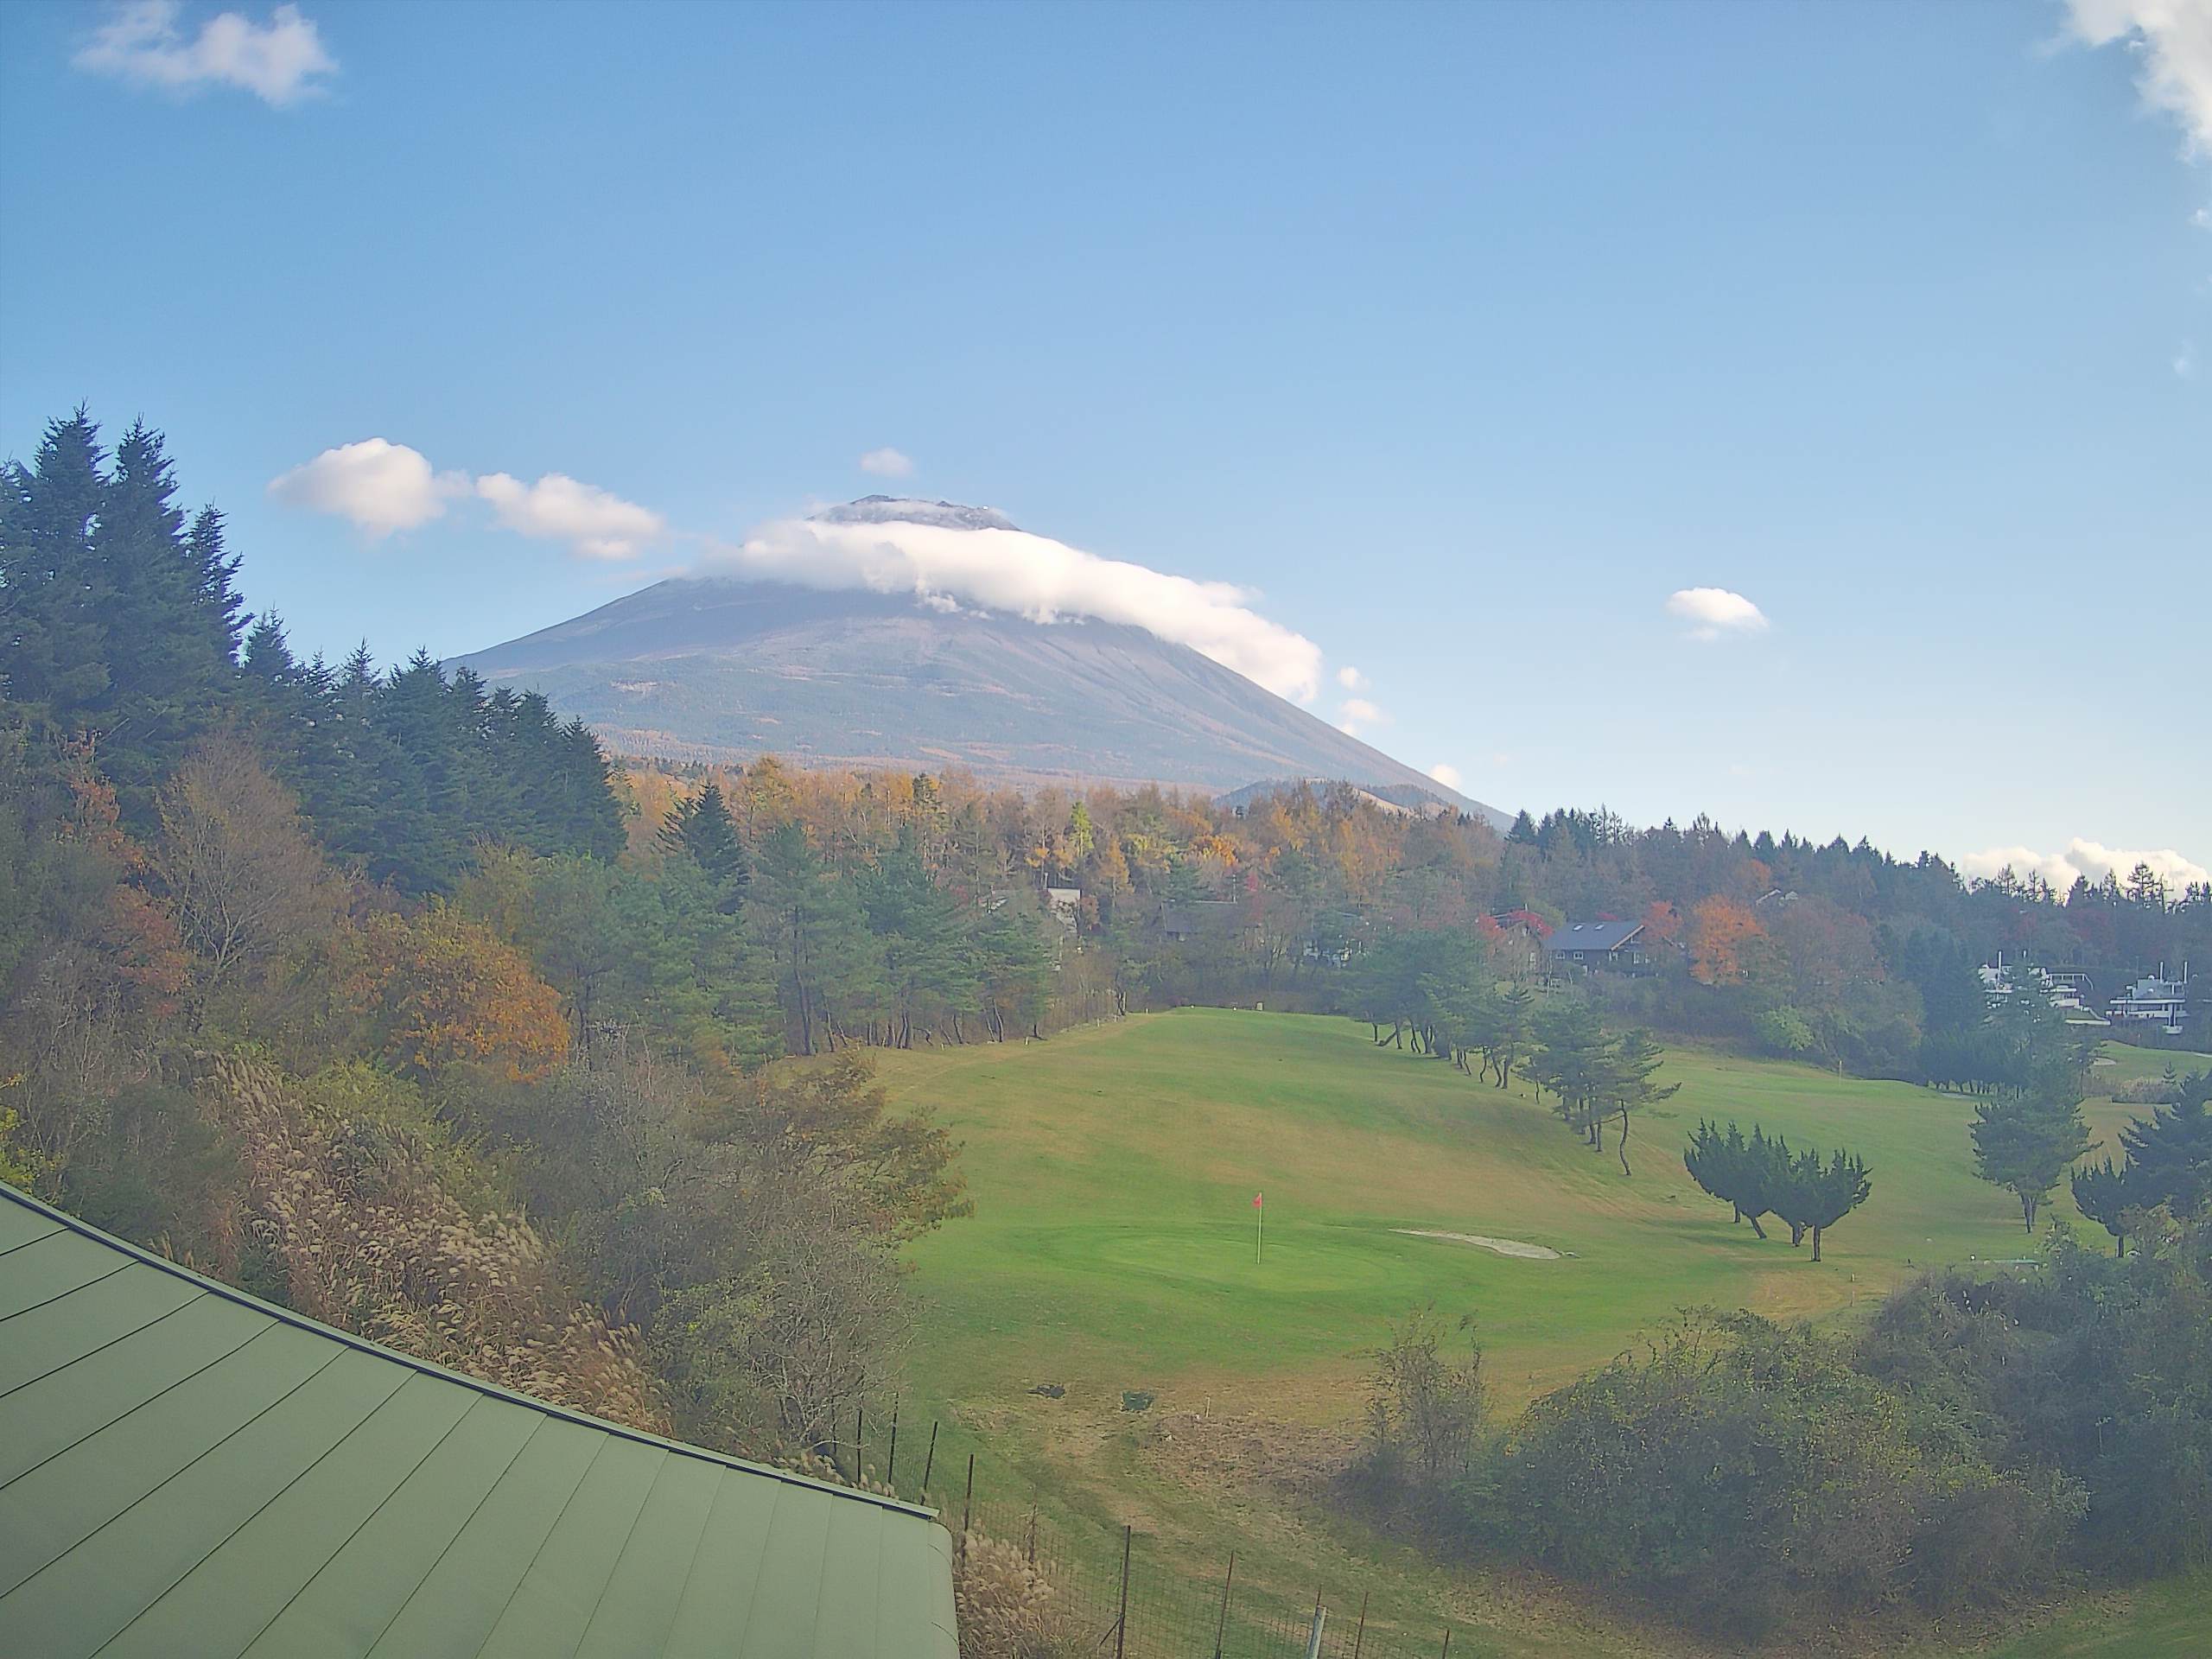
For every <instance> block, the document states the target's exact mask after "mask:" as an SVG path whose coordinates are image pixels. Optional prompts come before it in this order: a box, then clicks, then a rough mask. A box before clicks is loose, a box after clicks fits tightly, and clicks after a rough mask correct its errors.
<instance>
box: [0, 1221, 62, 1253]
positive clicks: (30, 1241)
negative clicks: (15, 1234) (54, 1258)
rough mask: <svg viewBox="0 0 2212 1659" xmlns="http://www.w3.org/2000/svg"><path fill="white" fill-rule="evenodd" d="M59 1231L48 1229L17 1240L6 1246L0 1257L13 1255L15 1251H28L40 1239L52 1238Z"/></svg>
mask: <svg viewBox="0 0 2212 1659" xmlns="http://www.w3.org/2000/svg"><path fill="white" fill-rule="evenodd" d="M60 1230H61V1229H60V1227H58V1226H56V1227H49V1228H48V1229H47V1230H45V1231H44V1232H42V1233H33V1234H32V1235H31V1236H29V1238H19V1239H17V1240H16V1242H15V1243H12V1244H10V1246H8V1248H7V1249H4V1250H0V1255H14V1254H15V1253H16V1251H17V1250H22V1249H29V1247H30V1246H32V1245H34V1244H35V1243H38V1242H39V1240H41V1238H52V1237H53V1236H54V1235H55V1234H56V1233H58V1232H60Z"/></svg>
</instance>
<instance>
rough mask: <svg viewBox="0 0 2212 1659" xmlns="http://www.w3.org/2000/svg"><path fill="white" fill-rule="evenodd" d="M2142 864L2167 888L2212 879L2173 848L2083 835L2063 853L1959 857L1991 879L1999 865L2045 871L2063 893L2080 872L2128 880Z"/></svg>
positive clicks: (1994, 851) (1966, 871)
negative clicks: (2114, 843) (2132, 844)
mask: <svg viewBox="0 0 2212 1659" xmlns="http://www.w3.org/2000/svg"><path fill="white" fill-rule="evenodd" d="M2138 864H2147V865H2149V866H2150V867H2151V868H2152V871H2153V872H2155V873H2156V874H2158V875H2161V876H2163V877H2164V878H2165V881H2166V885H2167V886H2168V887H2172V888H2174V889H2176V890H2177V891H2178V890H2179V889H2180V888H2183V887H2188V886H2189V885H2190V883H2192V882H2198V881H2212V873H2208V872H2207V871H2206V869H2205V868H2204V867H2203V866H2202V864H2197V863H2194V862H2192V861H2190V860H2189V859H2186V858H2183V856H2182V855H2180V854H2179V853H2177V852H2176V851H2175V850H2174V849H2172V848H2171V847H2159V848H2128V847H2107V846H2104V845H2103V844H2101V842H2094V841H2084V840H2082V837H2081V836H2075V837H2074V839H2073V840H2071V841H2069V842H2067V843H2066V849H2065V850H2064V851H2063V852H2056V853H2039V852H2037V851H2036V850H2035V849H2033V848H2031V847H1992V848H1989V849H1987V850H1986V851H1983V852H1979V853H1968V854H1967V855H1966V856H1965V857H1964V858H1962V859H1961V860H1960V861H1959V871H1960V873H1961V874H1963V875H1968V876H1972V877H1974V878H1976V879H1978V880H1988V879H1989V878H1990V877H1991V876H1993V875H1995V874H1997V873H1998V872H1999V871H2000V870H2005V869H2010V870H2011V871H2012V874H2015V875H2017V876H2019V877H2021V878H2022V879H2023V880H2024V879H2025V878H2026V877H2028V876H2030V875H2031V874H2032V875H2040V876H2042V877H2043V879H2044V880H2046V881H2048V882H2050V885H2051V886H2052V887H2056V888H2058V889H2059V890H2060V891H2061V892H2063V891H2064V890H2065V889H2067V888H2068V887H2072V886H2073V885H2074V878H2075V877H2076V876H2085V877H2087V878H2088V880H2089V881H2091V882H2092V883H2095V882H2100V881H2102V880H2104V879H2105V877H2106V875H2107V874H2112V875H2115V876H2117V877H2118V878H2119V879H2120V880H2122V881H2126V880H2127V877H2128V874H2129V872H2131V871H2132V870H2133V869H2134V868H2135V867H2136V866H2137V865H2138Z"/></svg>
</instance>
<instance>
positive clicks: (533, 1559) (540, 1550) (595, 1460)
mask: <svg viewBox="0 0 2212 1659" xmlns="http://www.w3.org/2000/svg"><path fill="white" fill-rule="evenodd" d="M532 1438H535V1437H534V1436H533V1437H532ZM612 1444H613V1442H612V1441H611V1440H601V1442H600V1443H599V1444H598V1445H597V1446H594V1447H593V1448H592V1453H591V1456H590V1457H589V1458H588V1459H586V1460H585V1463H584V1466H583V1470H582V1472H581V1473H579V1474H578V1475H577V1476H576V1484H575V1485H573V1486H571V1487H569V1495H568V1496H567V1497H563V1499H562V1500H561V1507H560V1508H559V1509H558V1510H555V1511H554V1514H553V1521H552V1524H551V1525H550V1526H548V1527H547V1528H546V1529H545V1535H544V1536H543V1538H540V1539H539V1540H538V1541H537V1548H536V1549H533V1550H531V1552H530V1559H529V1560H527V1561H524V1563H523V1567H522V1571H521V1572H519V1573H516V1574H515V1581H514V1582H513V1583H512V1585H510V1586H507V1599H505V1601H503V1602H501V1603H500V1604H499V1614H498V1616H497V1617H496V1618H493V1620H492V1622H491V1623H490V1624H487V1625H486V1626H485V1629H484V1640H485V1641H486V1643H489V1642H490V1641H491V1639H492V1638H493V1637H494V1636H496V1635H497V1634H498V1633H499V1626H500V1625H502V1624H505V1623H506V1622H507V1615H508V1614H509V1613H511V1612H512V1611H514V1605H515V1598H516V1597H517V1596H518V1595H520V1594H521V1593H522V1587H523V1586H524V1585H525V1584H528V1583H529V1582H530V1575H531V1573H534V1572H536V1571H537V1563H538V1561H539V1560H541V1559H542V1558H543V1556H544V1554H545V1547H546V1545H548V1544H550V1543H551V1542H552V1541H553V1535H554V1534H555V1533H556V1532H558V1531H560V1529H561V1517H562V1516H564V1515H566V1514H568V1512H569V1504H571V1503H575V1501H576V1494H577V1493H578V1492H581V1491H583V1489H584V1483H585V1482H586V1481H588V1480H589V1479H590V1478H591V1471H593V1470H594V1469H596V1468H598V1467H599V1460H600V1459H601V1458H603V1457H605V1456H606V1455H607V1447H608V1446H610V1445H612ZM577 1640H579V1641H582V1636H581V1635H580V1636H579V1637H577Z"/></svg>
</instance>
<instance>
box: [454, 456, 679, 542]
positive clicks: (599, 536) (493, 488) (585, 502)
mask: <svg viewBox="0 0 2212 1659" xmlns="http://www.w3.org/2000/svg"><path fill="white" fill-rule="evenodd" d="M476 493H477V494H479V495H480V496H481V497H483V498H484V499H485V500H486V501H489V502H490V503H491V504H492V510H493V512H496V513H498V514H499V522H500V523H501V524H505V526H506V527H507V528H508V529H509V530H512V531H515V532H516V534H518V535H521V536H531V537H537V538H539V539H540V540H543V541H549V542H566V543H569V547H570V548H571V549H572V550H575V552H577V553H581V554H582V555H583V556H585V557H587V558H593V559H631V558H635V557H636V556H638V552H639V549H640V548H641V547H643V546H644V544H645V543H647V542H650V541H652V540H653V539H655V538H656V537H658V536H659V535H660V534H661V532H662V531H664V530H665V529H666V528H667V524H666V522H665V521H664V519H663V518H661V516H660V514H658V513H657V512H654V511H653V510H652V508H650V507H641V506H639V505H638V504H637V503H636V502H634V501H625V500H624V499H622V498H621V497H620V496H619V495H614V494H612V493H609V492H607V491H606V490H602V489H601V488H599V487H598V486H596V485H593V484H582V483H578V482H577V481H576V480H575V479H573V478H570V477H569V475H568V474H566V473H547V474H544V475H543V477H541V478H540V479H539V480H537V483H535V484H524V482H523V481H522V480H520V479H518V478H513V477H510V476H509V475H508V474H505V473H487V474H485V475H484V476H483V477H482V478H480V479H478V480H476Z"/></svg>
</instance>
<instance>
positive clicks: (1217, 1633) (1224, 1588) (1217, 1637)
mask: <svg viewBox="0 0 2212 1659" xmlns="http://www.w3.org/2000/svg"><path fill="white" fill-rule="evenodd" d="M1235 1583H1236V1551H1235V1550H1233V1549H1232V1550H1230V1552H1229V1571H1228V1572H1227V1573H1224V1574H1223V1575H1222V1580H1221V1617H1220V1618H1217V1619H1216V1620H1215V1621H1214V1626H1213V1659H1221V1643H1222V1638H1223V1637H1224V1636H1226V1635H1227V1634H1228V1631H1229V1587H1230V1586H1231V1585H1233V1584H1235Z"/></svg>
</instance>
